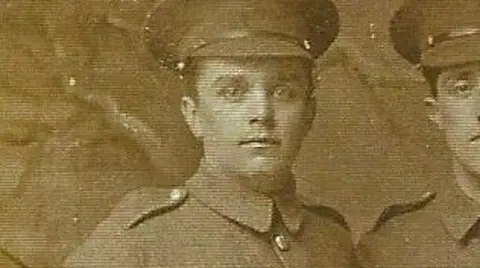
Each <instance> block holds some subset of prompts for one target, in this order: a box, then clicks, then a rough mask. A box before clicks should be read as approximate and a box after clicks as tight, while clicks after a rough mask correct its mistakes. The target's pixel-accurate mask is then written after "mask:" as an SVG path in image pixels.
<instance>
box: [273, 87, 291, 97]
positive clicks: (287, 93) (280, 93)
mask: <svg viewBox="0 0 480 268" xmlns="http://www.w3.org/2000/svg"><path fill="white" fill-rule="evenodd" d="M272 96H273V97H274V98H277V99H282V100H287V99H291V98H293V97H295V91H294V90H293V88H292V87H291V86H289V85H277V86H275V87H274V88H273V91H272Z"/></svg>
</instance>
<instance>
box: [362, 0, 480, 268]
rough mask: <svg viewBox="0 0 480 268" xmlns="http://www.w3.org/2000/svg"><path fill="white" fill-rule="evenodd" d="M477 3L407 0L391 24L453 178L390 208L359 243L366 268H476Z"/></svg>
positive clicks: (479, 194) (479, 212)
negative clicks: (414, 71) (415, 71)
mask: <svg viewBox="0 0 480 268" xmlns="http://www.w3.org/2000/svg"><path fill="white" fill-rule="evenodd" d="M479 18H480V2H479V1H478V0H447V1H443V0H424V1H414V0H409V1H406V2H405V3H404V5H403V6H402V7H401V8H400V10H399V11H398V12H397V13H396V14H395V16H394V18H393V19H392V21H391V27H390V34H391V38H392V41H393V43H394V46H395V49H396V51H397V52H398V53H399V54H400V55H401V56H402V57H403V58H405V59H406V60H408V61H409V62H410V63H412V64H415V65H417V67H419V68H420V69H421V71H422V73H423V75H424V77H425V78H426V81H428V83H429V85H430V89H431V93H432V98H431V99H430V100H429V101H428V102H429V103H430V105H431V108H432V113H431V115H430V119H431V120H432V121H433V122H435V123H436V125H437V126H438V129H439V130H441V131H442V132H443V134H445V138H446V143H447V146H448V149H449V151H450V152H451V155H450V156H451V160H450V161H451V167H452V170H451V171H452V172H451V174H449V175H450V176H444V177H446V178H445V181H439V182H437V184H439V185H440V187H439V189H438V191H437V192H436V193H427V194H426V195H425V196H423V197H421V198H418V199H417V200H413V201H412V202H406V203H404V204H394V205H392V206H390V207H388V208H387V209H386V210H385V212H384V213H383V214H382V216H381V217H380V218H379V219H378V222H377V225H376V227H375V228H374V229H373V230H372V231H371V232H369V233H367V234H366V235H364V237H363V238H361V240H360V243H359V245H358V252H359V259H360V261H361V263H362V264H363V266H365V267H386V268H390V267H480V254H479V253H480V243H479V241H480V180H479V175H480V162H479V159H477V158H478V155H479V152H480V151H479V150H480V147H479V146H480V143H479V140H478V138H479V137H480V135H479V134H480V132H479V130H480V113H479V112H480V110H479V108H478V107H479V101H480V64H479V62H480V53H479V44H480V43H479V42H480V19H479Z"/></svg>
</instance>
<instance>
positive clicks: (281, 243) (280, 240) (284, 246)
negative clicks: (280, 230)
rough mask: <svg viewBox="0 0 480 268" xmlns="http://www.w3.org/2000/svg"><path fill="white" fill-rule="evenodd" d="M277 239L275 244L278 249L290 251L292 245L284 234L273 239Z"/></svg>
mask: <svg viewBox="0 0 480 268" xmlns="http://www.w3.org/2000/svg"><path fill="white" fill-rule="evenodd" d="M273 240H274V241H275V245H276V246H277V248H278V249H280V250H281V251H288V250H289V249H290V246H289V245H288V243H287V240H286V239H285V237H284V236H283V235H277V236H275V237H274V239H273Z"/></svg>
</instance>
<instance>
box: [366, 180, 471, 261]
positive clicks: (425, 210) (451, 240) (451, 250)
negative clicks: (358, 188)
mask: <svg viewBox="0 0 480 268" xmlns="http://www.w3.org/2000/svg"><path fill="white" fill-rule="evenodd" d="M442 186H443V188H444V189H442V190H441V191H439V192H438V194H436V193H435V194H434V193H429V194H426V195H425V196H423V197H422V198H419V199H418V200H416V201H414V202H410V203H405V204H397V205H393V206H391V207H389V208H387V209H386V210H385V213H384V214H383V215H382V216H381V217H380V219H379V221H378V222H377V225H376V226H375V228H374V229H373V230H372V231H370V232H369V233H367V234H366V235H364V236H363V237H362V238H361V239H360V242H359V244H358V256H359V260H360V262H361V264H362V267H366V268H367V267H382V268H383V267H384V268H394V267H395V268H406V267H416V268H424V267H425V268H426V267H429V268H437V267H445V268H446V267H449V268H453V267H462V268H469V267H480V218H479V216H480V205H479V204H478V203H475V202H473V201H472V200H470V199H469V198H468V197H467V196H466V195H465V194H464V193H463V192H462V191H461V190H460V188H458V186H457V185H456V184H455V183H454V182H448V183H444V184H443V185H442Z"/></svg>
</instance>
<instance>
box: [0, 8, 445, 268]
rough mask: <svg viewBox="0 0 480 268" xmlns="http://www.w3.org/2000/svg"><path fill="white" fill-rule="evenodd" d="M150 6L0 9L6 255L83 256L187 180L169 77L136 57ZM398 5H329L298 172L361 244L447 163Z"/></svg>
mask: <svg viewBox="0 0 480 268" xmlns="http://www.w3.org/2000/svg"><path fill="white" fill-rule="evenodd" d="M150 2H151V1H147V0H143V1H142V0H138V1H135V0H131V1H126V0H118V1H100V0H89V1H73V0H63V1H47V0H43V1H33V0H20V1H9V0H5V1H0V19H1V21H2V23H1V24H0V28H1V30H0V35H1V36H0V43H1V45H0V59H1V62H2V68H1V71H0V81H1V88H2V89H1V90H0V140H1V143H0V208H1V210H0V242H1V243H3V244H4V245H6V246H7V247H9V248H12V251H17V252H22V250H25V248H28V255H29V258H31V262H32V263H38V262H41V261H42V260H40V259H37V258H41V257H38V256H42V255H46V254H47V253H48V252H58V251H59V250H60V249H61V250H63V251H64V252H65V254H66V253H67V252H68V251H69V250H71V249H72V248H74V247H75V246H76V245H78V244H79V243H80V242H81V240H82V239H84V238H85V237H86V236H87V235H88V233H89V232H90V231H91V230H93V228H94V226H95V224H97V223H98V222H99V221H101V220H102V219H103V218H104V217H105V216H106V215H108V211H109V209H111V207H112V206H113V204H114V203H115V202H116V201H117V200H118V198H120V197H121V196H122V195H123V194H124V193H125V192H127V191H129V190H131V189H134V188H137V187H139V186H143V185H158V186H165V187H167V186H168V187H170V186H175V185H181V184H182V182H183V181H184V180H185V179H186V178H188V177H189V176H190V175H191V174H192V173H193V172H194V171H195V168H196V165H197V163H198V159H199V156H200V154H201V147H200V146H199V144H198V143H196V142H195V140H194V139H193V137H192V136H191V135H190V133H189V132H188V131H187V129H186V126H185V124H184V123H183V121H182V120H181V117H180V111H179V110H178V106H179V103H178V97H179V95H175V94H171V95H164V94H163V91H162V90H161V89H162V88H167V87H170V88H171V87H175V86H176V84H175V83H176V80H175V77H173V75H172V74H169V73H167V72H165V71H158V70H156V71H152V70H153V69H152V68H151V67H152V64H153V63H152V62H151V61H152V60H151V59H149V58H148V56H147V55H145V53H143V52H142V50H141V46H140V44H139V39H138V35H139V31H138V29H139V27H141V22H142V20H143V18H144V14H145V12H146V11H147V8H148V6H149V4H150ZM401 2H402V1H401V0H388V1H387V0H385V1H378V0H337V1H336V4H337V6H338V8H339V11H340V18H341V23H342V28H341V30H340V32H341V34H340V36H339V37H338V39H337V40H336V42H335V43H334V45H333V46H332V47H331V49H330V50H329V51H328V53H327V55H325V57H324V58H322V59H321V60H320V61H319V72H318V86H317V92H316V95H317V99H318V107H319V110H318V114H317V117H316V119H315V123H314V126H313V129H312V131H311V133H310V135H309V137H308V138H307V139H306V140H305V142H304V146H303V148H302V151H301V153H300V157H299V159H298V163H297V167H296V174H297V177H298V179H299V183H298V191H299V194H300V195H302V196H303V197H305V198H306V199H307V200H308V201H309V202H312V203H322V204H326V205H329V206H332V207H334V208H336V209H337V210H339V211H340V212H341V213H342V214H344V215H345V217H346V219H347V221H348V223H349V224H350V226H351V228H352V231H353V235H354V238H355V239H357V238H358V236H359V235H360V234H361V233H362V232H366V231H368V230H369V228H372V226H373V225H374V224H375V221H376V218H377V217H378V216H379V215H380V214H381V212H382V210H383V209H384V207H385V204H394V203H399V202H405V200H409V199H411V198H415V197H420V196H421V195H422V194H424V193H425V191H432V190H434V189H435V187H436V184H435V181H436V179H435V178H438V176H442V174H443V173H444V171H443V167H444V166H445V165H444V164H443V163H444V162H445V161H448V159H443V158H444V157H443V156H444V155H445V154H444V153H443V152H444V150H445V149H444V148H443V147H444V146H443V145H442V143H441V142H440V140H441V137H440V136H439V134H438V133H437V131H436V129H435V126H434V125H433V124H431V123H430V122H429V121H428V117H427V115H428V107H426V106H425V104H424V102H423V100H424V98H425V97H428V96H429V95H428V88H427V85H426V84H425V82H424V81H423V79H422V77H421V76H420V75H419V73H417V71H416V70H415V68H414V67H412V66H410V65H409V64H407V63H406V62H404V61H403V60H402V59H401V58H399V57H398V56H397V55H396V54H395V53H394V51H393V48H392V47H391V46H390V44H389V38H388V32H387V29H388V21H389V19H390V17H391V16H392V15H393V13H394V12H395V10H396V9H397V8H398V7H399V6H400V4H401ZM179 94H180V92H179ZM441 156H442V157H441ZM12 234H15V236H16V239H14V238H13V237H14V235H12ZM21 238H23V239H21ZM25 254H26V253H25ZM58 258H59V259H60V258H63V256H58Z"/></svg>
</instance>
